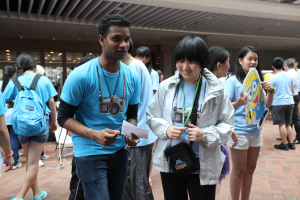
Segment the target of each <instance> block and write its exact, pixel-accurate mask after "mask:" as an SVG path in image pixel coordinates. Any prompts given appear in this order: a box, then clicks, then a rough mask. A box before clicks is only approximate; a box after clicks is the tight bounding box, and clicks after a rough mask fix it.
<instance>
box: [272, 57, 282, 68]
mask: <svg viewBox="0 0 300 200" xmlns="http://www.w3.org/2000/svg"><path fill="white" fill-rule="evenodd" d="M283 64H284V61H283V59H282V58H280V57H276V58H274V59H273V61H272V66H273V67H274V68H275V69H282V66H283Z"/></svg>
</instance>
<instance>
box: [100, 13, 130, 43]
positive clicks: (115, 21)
mask: <svg viewBox="0 0 300 200" xmlns="http://www.w3.org/2000/svg"><path fill="white" fill-rule="evenodd" d="M110 26H125V27H128V28H129V27H130V21H128V20H127V19H126V18H125V17H123V16H122V15H120V14H110V15H106V16H105V17H104V18H103V19H102V20H101V22H100V25H99V35H102V36H103V37H106V35H107V32H108V29H109V27H110Z"/></svg>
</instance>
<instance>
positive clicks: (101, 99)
mask: <svg viewBox="0 0 300 200" xmlns="http://www.w3.org/2000/svg"><path fill="white" fill-rule="evenodd" d="M100 67H101V66H100ZM96 69H97V75H98V81H99V103H103V96H102V89H101V81H100V74H99V70H98V66H97V65H96ZM101 69H102V67H101ZM122 69H123V82H124V88H123V99H122V101H123V100H124V101H125V98H126V80H125V72H124V68H122ZM120 70H121V68H120ZM120 70H119V73H120ZM102 72H103V76H104V78H105V81H106V77H105V74H104V71H103V69H102ZM119 77H120V74H119ZM119 77H118V81H117V84H116V87H115V91H116V88H117V87H118V82H119ZM106 85H107V89H108V92H109V95H111V94H110V91H109V88H108V84H107V81H106ZM115 91H114V93H115ZM113 95H114V94H113ZM111 97H112V96H111ZM123 103H125V102H123Z"/></svg>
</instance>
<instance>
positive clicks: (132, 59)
mask: <svg viewBox="0 0 300 200" xmlns="http://www.w3.org/2000/svg"><path fill="white" fill-rule="evenodd" d="M132 60H133V57H131V58H130V60H129V63H128V66H129V65H130V63H131V61H132Z"/></svg>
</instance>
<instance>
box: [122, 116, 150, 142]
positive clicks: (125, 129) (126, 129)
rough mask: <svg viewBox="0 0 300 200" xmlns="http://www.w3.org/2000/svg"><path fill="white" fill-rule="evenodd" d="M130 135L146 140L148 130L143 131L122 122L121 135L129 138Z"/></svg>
mask: <svg viewBox="0 0 300 200" xmlns="http://www.w3.org/2000/svg"><path fill="white" fill-rule="evenodd" d="M130 133H134V134H135V135H136V136H138V137H139V138H146V139H148V135H149V130H147V129H143V128H138V127H136V126H134V125H132V124H130V123H129V122H127V121H125V120H124V121H123V125H122V132H121V134H122V135H127V136H131V134H130Z"/></svg>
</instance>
